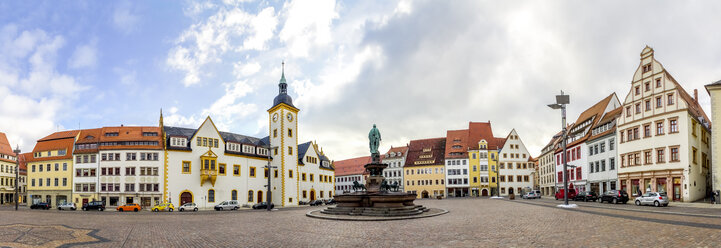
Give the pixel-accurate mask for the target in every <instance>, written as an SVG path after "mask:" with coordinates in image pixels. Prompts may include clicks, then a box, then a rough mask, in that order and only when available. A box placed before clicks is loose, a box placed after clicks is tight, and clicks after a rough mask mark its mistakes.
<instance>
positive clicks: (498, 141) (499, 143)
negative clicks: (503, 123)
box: [488, 137, 506, 150]
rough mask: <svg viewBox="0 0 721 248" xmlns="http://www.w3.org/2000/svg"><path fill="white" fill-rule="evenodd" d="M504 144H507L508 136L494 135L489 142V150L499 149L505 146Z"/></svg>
mask: <svg viewBox="0 0 721 248" xmlns="http://www.w3.org/2000/svg"><path fill="white" fill-rule="evenodd" d="M504 145H506V138H498V137H494V138H493V139H492V142H489V143H488V150H498V149H501V148H503V146H504Z"/></svg>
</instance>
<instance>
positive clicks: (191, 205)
mask: <svg viewBox="0 0 721 248" xmlns="http://www.w3.org/2000/svg"><path fill="white" fill-rule="evenodd" d="M178 211H180V212H183V211H193V212H195V211H198V206H197V205H195V202H188V203H186V204H183V205H182V206H180V207H178Z"/></svg>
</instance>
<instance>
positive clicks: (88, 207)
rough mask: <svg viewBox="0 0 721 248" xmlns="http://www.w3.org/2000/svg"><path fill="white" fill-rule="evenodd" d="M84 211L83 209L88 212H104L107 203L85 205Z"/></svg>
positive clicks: (95, 202)
mask: <svg viewBox="0 0 721 248" xmlns="http://www.w3.org/2000/svg"><path fill="white" fill-rule="evenodd" d="M82 209H83V211H88V210H98V211H103V210H105V203H104V202H102V201H91V202H88V203H85V204H84V205H83V208H82Z"/></svg>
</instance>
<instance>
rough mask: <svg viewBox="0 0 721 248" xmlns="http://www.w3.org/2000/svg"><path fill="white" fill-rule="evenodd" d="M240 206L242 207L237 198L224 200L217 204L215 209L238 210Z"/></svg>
mask: <svg viewBox="0 0 721 248" xmlns="http://www.w3.org/2000/svg"><path fill="white" fill-rule="evenodd" d="M239 208H240V205H239V204H238V201H236V200H230V201H223V202H221V203H220V204H218V205H215V211H220V210H238V209H239Z"/></svg>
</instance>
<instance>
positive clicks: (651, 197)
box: [634, 192, 668, 207]
mask: <svg viewBox="0 0 721 248" xmlns="http://www.w3.org/2000/svg"><path fill="white" fill-rule="evenodd" d="M634 202H635V203H636V206H641V205H654V206H656V207H660V206H664V207H665V206H668V196H667V195H666V193H658V192H646V194H643V195H641V196H639V197H636V200H635V201H634Z"/></svg>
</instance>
